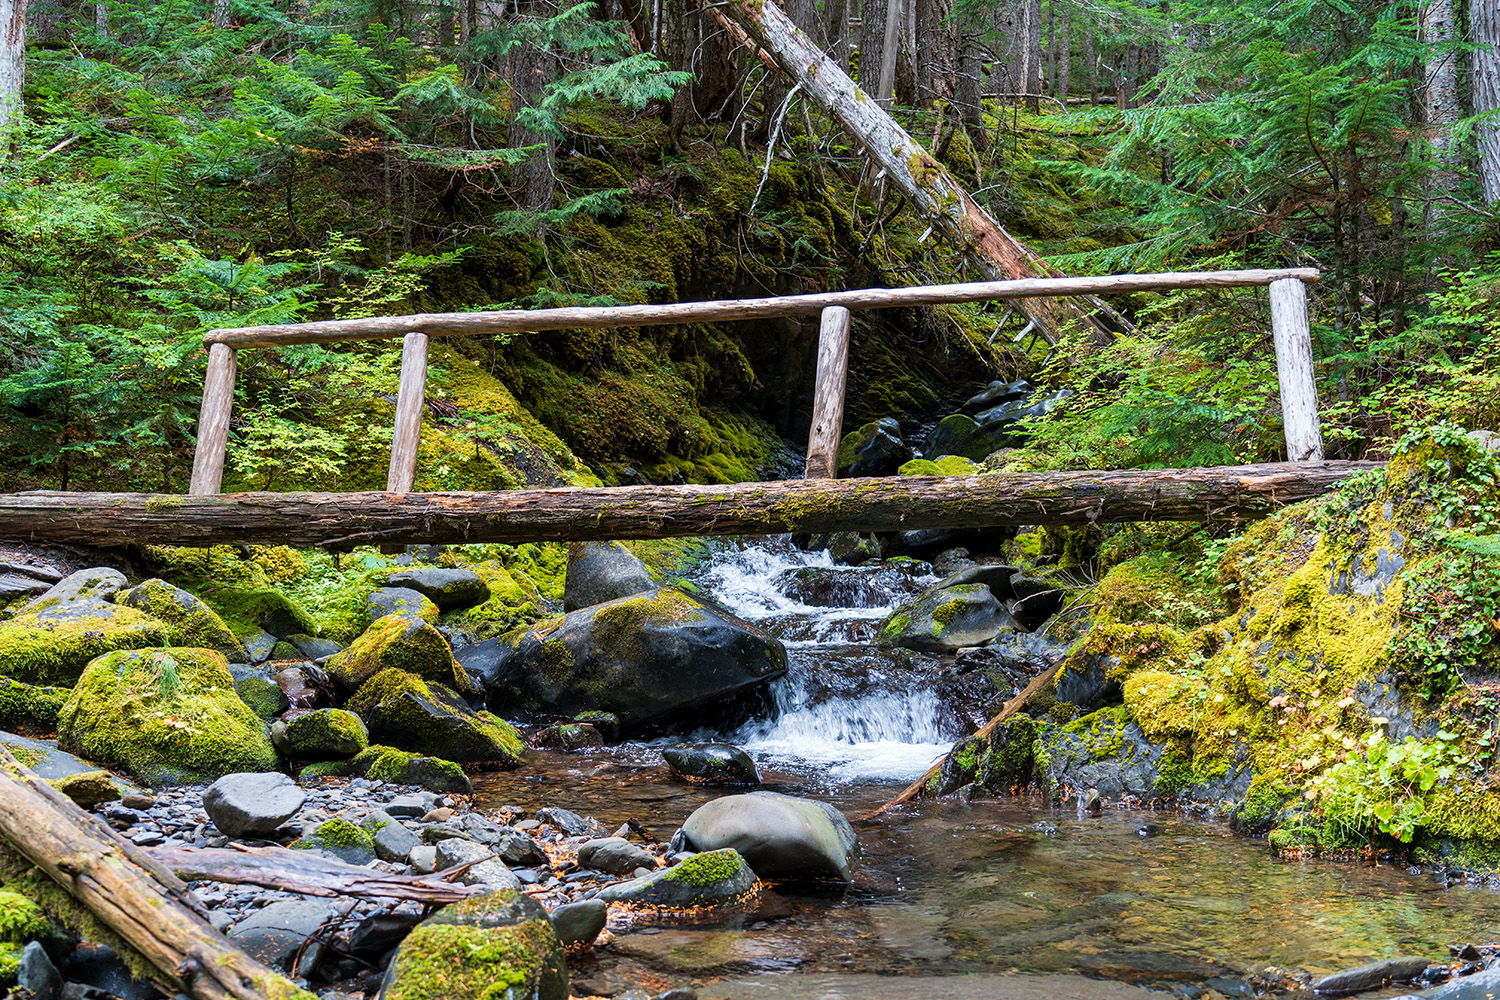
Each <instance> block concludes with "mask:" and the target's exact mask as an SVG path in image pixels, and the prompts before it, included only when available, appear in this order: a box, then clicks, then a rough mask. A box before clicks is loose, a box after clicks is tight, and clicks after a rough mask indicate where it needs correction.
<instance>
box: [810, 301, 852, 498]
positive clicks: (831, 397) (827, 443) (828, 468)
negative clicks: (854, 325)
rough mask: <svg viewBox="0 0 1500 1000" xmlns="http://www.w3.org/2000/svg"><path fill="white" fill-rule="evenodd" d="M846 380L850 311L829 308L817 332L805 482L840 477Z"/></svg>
mask: <svg viewBox="0 0 1500 1000" xmlns="http://www.w3.org/2000/svg"><path fill="white" fill-rule="evenodd" d="M848 377H849V310H847V309H845V308H844V307H843V306H829V307H828V308H827V309H824V310H823V322H822V325H821V327H820V328H819V330H818V375H817V382H816V385H815V387H814V389H813V413H812V426H811V427H810V428H809V429H808V431H807V466H806V471H805V472H803V474H802V475H803V478H804V479H833V478H836V477H837V476H838V474H839V438H841V437H842V436H843V431H844V385H845V383H846V382H847V381H848Z"/></svg>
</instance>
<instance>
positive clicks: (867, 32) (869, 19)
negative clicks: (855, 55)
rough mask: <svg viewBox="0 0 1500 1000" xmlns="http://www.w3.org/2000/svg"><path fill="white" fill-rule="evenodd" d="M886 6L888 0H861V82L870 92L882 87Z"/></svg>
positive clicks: (873, 92)
mask: <svg viewBox="0 0 1500 1000" xmlns="http://www.w3.org/2000/svg"><path fill="white" fill-rule="evenodd" d="M886 6H887V0H860V4H859V83H860V86H861V87H863V88H864V90H865V91H866V92H867V93H870V94H875V93H877V92H878V91H879V89H880V66H881V56H882V54H883V53H884V52H885V12H886Z"/></svg>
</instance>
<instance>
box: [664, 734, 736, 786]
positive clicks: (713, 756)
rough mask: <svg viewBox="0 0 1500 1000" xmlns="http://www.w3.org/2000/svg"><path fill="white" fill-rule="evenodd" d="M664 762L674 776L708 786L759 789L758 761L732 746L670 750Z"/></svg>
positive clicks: (687, 746) (696, 745)
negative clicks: (756, 762) (739, 786)
mask: <svg viewBox="0 0 1500 1000" xmlns="http://www.w3.org/2000/svg"><path fill="white" fill-rule="evenodd" d="M661 755H662V759H663V760H665V761H666V762H667V766H668V767H670V768H671V769H672V772H673V773H674V774H677V775H679V776H680V777H683V778H686V779H687V780H688V781H691V782H695V783H702V784H705V785H758V784H760V772H759V771H757V770H756V769H755V761H753V760H751V759H750V755H749V754H747V753H746V752H745V751H743V750H741V749H740V748H739V747H737V746H731V745H730V744H728V743H691V744H687V743H685V744H683V745H681V746H675V747H667V748H666V749H665V750H663V751H662V752H661Z"/></svg>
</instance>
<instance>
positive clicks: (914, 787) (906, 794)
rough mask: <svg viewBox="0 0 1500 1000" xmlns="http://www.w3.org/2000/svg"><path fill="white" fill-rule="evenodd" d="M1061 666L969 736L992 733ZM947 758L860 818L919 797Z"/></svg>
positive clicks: (1037, 679) (1047, 672)
mask: <svg viewBox="0 0 1500 1000" xmlns="http://www.w3.org/2000/svg"><path fill="white" fill-rule="evenodd" d="M1061 667H1062V662H1061V661H1059V662H1057V663H1054V664H1052V666H1050V667H1048V668H1047V669H1046V670H1043V671H1042V672H1041V673H1039V674H1037V675H1036V676H1035V677H1033V678H1032V679H1031V681H1030V683H1028V684H1027V685H1026V686H1025V687H1024V688H1022V689H1021V693H1020V694H1018V695H1016V696H1015V697H1014V698H1012V699H1011V700H1010V701H1007V702H1006V703H1005V704H1004V705H1003V706H1002V707H1001V709H1000V713H999V714H998V715H996V716H995V717H994V718H993V719H991V720H990V721H989V722H986V723H985V724H984V725H983V726H981V727H979V729H978V730H977V731H976V732H975V733H974V735H973V736H971V737H969V738H970V739H975V738H976V737H977V738H980V739H983V738H984V737H986V736H988V735H989V734H990V733H993V732H994V731H995V727H996V726H998V725H1000V723H1002V722H1004V721H1005V720H1006V719H1008V718H1010V717H1011V716H1012V715H1015V714H1016V713H1017V712H1019V711H1020V710H1021V706H1023V705H1025V704H1026V700H1027V699H1028V698H1030V697H1031V696H1032V695H1034V694H1036V693H1037V692H1038V691H1040V690H1041V689H1042V688H1043V687H1045V686H1047V685H1048V684H1051V683H1052V679H1053V678H1054V677H1056V676H1057V671H1058V670H1059V669H1061ZM947 759H948V758H947V755H946V754H945V755H944V756H943V757H942V758H940V759H939V760H938V762H937V763H936V764H933V765H932V766H931V767H929V768H928V769H927V773H925V774H923V775H922V776H921V777H920V778H918V779H917V780H916V781H913V782H912V783H911V784H910V785H907V786H906V789H905V790H904V791H903V792H902V793H901V794H900V795H897V796H896V797H895V798H893V799H891V800H890V801H889V802H887V803H886V804H885V805H883V806H881V807H880V808H879V809H876V810H875V811H874V812H871V813H866V814H865V815H864V816H861V817H860V819H862V820H867V819H874V818H875V817H876V816H879V815H880V814H881V813H883V812H885V811H886V810H887V809H893V808H895V807H896V806H899V805H901V804H902V803H903V802H910V801H911V800H912V799H919V798H921V797H922V796H923V795H925V794H926V790H927V783H928V782H929V781H931V780H932V776H933V775H934V774H937V773H938V770H939V769H940V768H941V767H942V766H943V761H944V760H947Z"/></svg>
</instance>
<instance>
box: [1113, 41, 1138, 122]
mask: <svg viewBox="0 0 1500 1000" xmlns="http://www.w3.org/2000/svg"><path fill="white" fill-rule="evenodd" d="M1140 69H1141V49H1140V46H1138V45H1135V44H1133V43H1132V44H1130V45H1127V46H1125V68H1124V71H1123V72H1122V73H1121V75H1120V82H1119V83H1118V84H1117V85H1116V87H1115V106H1116V107H1118V108H1119V109H1120V110H1121V111H1124V110H1125V109H1126V108H1130V107H1134V106H1135V104H1134V100H1135V81H1136V76H1137V75H1138V74H1139V73H1140Z"/></svg>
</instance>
